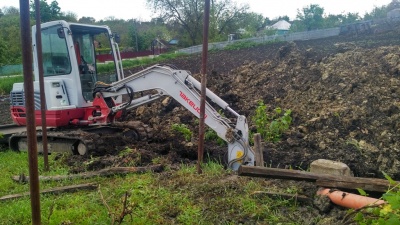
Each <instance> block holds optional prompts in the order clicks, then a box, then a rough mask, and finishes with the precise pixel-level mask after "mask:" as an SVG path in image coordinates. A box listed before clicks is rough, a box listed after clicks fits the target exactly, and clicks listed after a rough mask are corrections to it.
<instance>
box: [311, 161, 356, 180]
mask: <svg viewBox="0 0 400 225" xmlns="http://www.w3.org/2000/svg"><path fill="white" fill-rule="evenodd" d="M310 172H312V173H318V174H329V175H336V176H353V175H352V172H351V170H350V168H349V167H348V166H347V165H346V164H344V163H341V162H336V161H332V160H327V159H318V160H315V161H314V162H312V163H311V165H310Z"/></svg>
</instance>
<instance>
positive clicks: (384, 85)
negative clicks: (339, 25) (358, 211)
mask: <svg viewBox="0 0 400 225" xmlns="http://www.w3.org/2000/svg"><path fill="white" fill-rule="evenodd" d="M399 33H400V29H399V27H394V28H393V30H392V31H386V32H383V33H376V34H363V35H352V36H338V37H333V38H326V39H320V40H309V41H299V42H291V43H276V44H270V45H265V46H259V47H255V48H249V49H241V50H232V51H218V52H210V54H209V61H208V80H207V82H208V83H207V86H208V88H209V89H211V90H212V91H213V92H215V93H216V94H217V95H219V96H220V97H221V98H222V99H224V100H225V101H226V102H228V103H229V104H230V106H231V108H233V109H234V110H236V111H237V112H238V113H240V114H242V115H245V116H247V118H248V121H249V125H250V128H251V129H252V131H255V127H254V125H253V122H252V121H251V117H252V116H253V115H254V111H255V108H256V106H257V102H258V101H259V100H262V101H263V102H264V103H265V104H266V105H268V111H269V112H271V111H272V110H273V109H275V108H276V107H281V108H282V109H291V110H292V117H293V122H292V125H291V126H290V129H289V130H288V131H287V132H286V133H285V134H284V135H283V137H282V139H281V141H279V142H277V143H265V149H264V159H265V161H266V163H267V165H268V166H269V167H274V168H288V167H290V168H298V169H302V170H307V169H308V168H309V165H310V163H311V162H312V161H314V160H316V159H321V158H322V159H330V160H335V161H340V162H343V163H346V164H347V165H348V166H349V167H350V169H351V170H352V171H353V173H354V175H355V176H360V177H377V178H382V177H383V176H382V171H384V172H386V173H388V174H389V175H390V176H392V178H393V179H395V180H399V179H400V170H399V168H400V167H399V166H400V161H399V159H400V144H399V140H400V133H399V128H400V120H399V117H400V79H399V76H400V39H399V38H398V37H399ZM167 63H168V64H173V65H175V66H176V67H177V68H179V69H183V70H188V71H191V73H192V74H193V75H194V76H195V77H196V78H198V79H199V78H200V75H199V74H198V73H199V71H200V68H201V56H200V55H189V56H185V57H183V58H179V59H175V60H171V61H169V62H167ZM130 72H135V70H130ZM126 73H128V74H129V72H126ZM133 119H134V120H141V121H142V122H144V123H146V124H148V125H149V126H150V127H152V128H153V130H154V137H153V139H152V140H149V141H146V142H139V143H138V142H129V140H123V141H122V138H121V139H120V138H116V137H113V138H109V139H107V141H105V143H108V147H109V148H111V150H112V151H110V152H115V150H118V151H120V150H123V149H125V148H126V147H129V148H131V149H134V151H133V153H132V154H124V155H123V156H121V155H118V154H114V155H112V154H108V155H107V157H100V158H99V159H98V160H96V161H95V162H94V163H91V164H90V165H89V167H87V168H82V165H83V164H82V163H80V162H82V161H83V160H85V159H84V158H81V157H80V156H73V157H72V158H71V160H69V162H70V166H71V172H79V171H84V170H93V169H100V168H104V167H107V166H124V165H132V162H134V163H135V165H148V164H152V163H153V162H154V159H158V160H161V161H162V162H164V163H169V164H172V165H173V164H176V163H182V162H183V163H193V162H194V161H195V160H196V158H197V141H196V139H197V138H196V137H197V134H198V122H197V121H198V120H197V119H196V118H195V117H194V116H193V115H192V114H190V113H189V112H188V111H187V110H186V109H185V108H184V107H182V106H180V105H179V104H178V103H177V102H175V101H174V100H172V99H171V100H170V101H169V103H168V104H161V103H160V102H157V103H153V104H151V105H148V106H143V107H139V108H138V109H137V110H135V111H131V112H128V115H127V116H126V117H125V120H133ZM11 122H12V121H11V119H10V117H9V100H8V96H2V97H1V98H0V125H1V124H7V123H11ZM174 123H183V124H186V125H188V127H189V128H190V130H191V131H192V132H193V133H194V135H193V138H192V141H185V140H184V138H183V136H182V135H181V134H179V133H177V132H175V131H173V130H172V129H171V125H172V124H174ZM205 150H206V157H207V158H210V159H215V160H219V161H224V154H225V152H226V147H225V146H221V145H219V144H218V143H217V142H216V141H207V142H206V147H205ZM92 160H93V159H92ZM85 165H86V164H85ZM299 185H303V184H301V183H299ZM302 187H304V185H303V186H302ZM311 195H312V194H311ZM300 214H301V213H300ZM341 216H343V214H342V213H341V211H340V210H339V211H337V210H333V211H332V212H331V214H330V215H329V214H327V217H333V218H339V217H341ZM332 224H335V223H332Z"/></svg>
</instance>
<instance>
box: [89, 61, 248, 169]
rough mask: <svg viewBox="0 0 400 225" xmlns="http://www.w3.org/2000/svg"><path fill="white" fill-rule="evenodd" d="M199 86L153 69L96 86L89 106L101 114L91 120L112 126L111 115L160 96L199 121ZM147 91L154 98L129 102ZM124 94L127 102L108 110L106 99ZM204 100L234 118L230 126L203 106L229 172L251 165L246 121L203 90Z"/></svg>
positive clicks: (184, 75)
mask: <svg viewBox="0 0 400 225" xmlns="http://www.w3.org/2000/svg"><path fill="white" fill-rule="evenodd" d="M200 86H201V84H200V82H198V81H197V80H196V79H195V78H194V77H192V76H191V74H190V73H189V72H188V71H185V70H176V69H173V68H171V67H169V66H161V65H155V66H152V67H149V68H147V69H145V70H142V71H140V72H138V73H136V74H133V75H131V76H129V77H127V78H125V79H122V80H119V81H117V82H114V83H112V84H110V85H106V86H104V85H99V86H96V87H95V89H94V95H95V99H94V100H93V104H94V105H95V106H98V107H99V108H101V109H100V110H99V111H100V112H101V114H99V115H98V117H94V118H93V119H94V120H103V119H104V118H107V122H113V115H116V113H118V112H119V111H120V110H122V109H124V108H125V109H131V108H135V107H138V106H140V105H143V104H146V103H149V102H151V101H154V100H157V99H159V98H160V97H162V96H171V97H172V98H173V99H175V100H176V101H177V102H179V103H180V104H181V105H182V106H184V107H185V108H186V109H188V110H189V111H190V112H191V113H192V114H194V115H195V116H197V117H198V118H199V117H200ZM150 90H154V92H156V94H154V93H153V94H148V95H145V96H142V97H139V98H136V99H135V98H133V93H134V92H143V91H150ZM125 94H127V95H128V96H131V98H130V99H129V101H127V102H123V103H122V104H120V105H116V106H113V107H108V105H107V102H108V101H109V100H108V99H112V98H115V97H118V96H121V95H125ZM206 96H207V98H208V99H209V101H212V102H214V103H215V104H216V105H218V106H219V107H220V108H221V109H222V110H226V111H228V112H230V113H231V114H233V115H234V116H235V117H236V125H232V124H233V123H232V122H231V121H230V120H229V119H228V118H226V117H225V116H223V115H221V114H220V113H219V112H218V111H217V110H216V109H214V108H213V107H212V106H211V105H210V104H209V102H206V108H205V116H204V118H205V123H206V124H207V125H208V126H209V127H210V128H211V129H213V130H214V131H215V132H216V133H217V135H218V136H219V137H221V138H222V139H223V140H225V141H226V142H227V143H228V162H229V166H230V167H231V168H232V169H233V170H237V169H238V168H239V166H240V165H241V164H245V165H254V153H253V151H252V149H251V148H250V146H249V140H248V136H249V131H248V124H247V120H246V117H245V116H243V115H239V114H238V113H237V112H235V111H234V110H233V109H231V108H230V107H229V104H228V103H226V102H225V101H224V100H222V99H221V98H220V97H218V96H217V95H216V94H214V93H213V92H212V91H210V90H209V89H207V90H206Z"/></svg>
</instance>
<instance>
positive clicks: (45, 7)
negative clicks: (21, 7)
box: [30, 0, 61, 22]
mask: <svg viewBox="0 0 400 225" xmlns="http://www.w3.org/2000/svg"><path fill="white" fill-rule="evenodd" d="M30 8H31V17H32V18H35V16H36V7H35V3H34V2H31V5H30ZM39 9H40V20H41V22H49V21H52V20H57V19H60V16H61V8H60V7H59V6H58V2H57V1H55V0H54V1H52V2H51V3H50V5H49V4H48V3H47V1H46V0H40V1H39Z"/></svg>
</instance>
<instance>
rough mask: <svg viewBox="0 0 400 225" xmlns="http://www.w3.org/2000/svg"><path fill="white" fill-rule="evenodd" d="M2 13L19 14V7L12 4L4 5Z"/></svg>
mask: <svg viewBox="0 0 400 225" xmlns="http://www.w3.org/2000/svg"><path fill="white" fill-rule="evenodd" d="M3 14H4V15H19V9H18V8H16V7H14V6H9V7H4V8H3Z"/></svg>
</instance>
